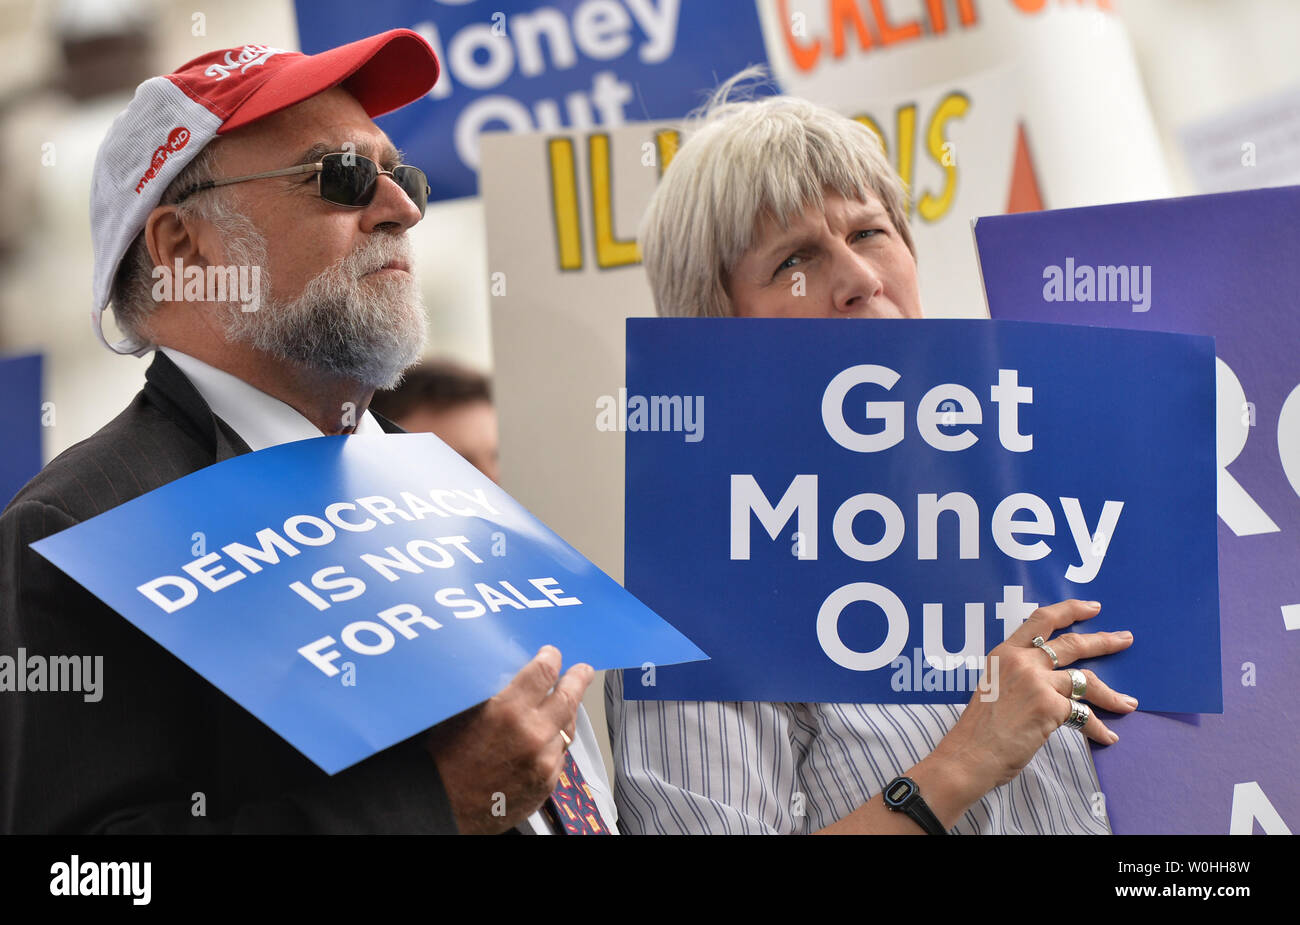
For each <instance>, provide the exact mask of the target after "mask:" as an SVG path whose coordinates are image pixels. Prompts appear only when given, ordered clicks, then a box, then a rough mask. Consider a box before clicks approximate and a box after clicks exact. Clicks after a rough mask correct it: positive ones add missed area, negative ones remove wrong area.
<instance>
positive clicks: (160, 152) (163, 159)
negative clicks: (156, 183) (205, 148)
mask: <svg viewBox="0 0 1300 925" xmlns="http://www.w3.org/2000/svg"><path fill="white" fill-rule="evenodd" d="M189 141H190V130H189V129H188V128H186V127H185V126H183V125H178V126H176V128H174V129H172V130H171V131H170V132H169V133H168V134H167V140H166V141H165V142H163V143H162V144H160V145H159V146H158V147H157V148H155V149H154V152H153V157H152V158H151V159H150V161H149V169H148V170H146V171H145V172H144V176H143V177H141V178H140V182H139V183H137V184H136V185H135V191H136V192H137V193H139V192H140V191H141V190H142V189H144V185H145V184H146V183H148V182H149V181H150V180H152V179H153V178H154V177H156V176H158V171H160V170H162V167H163V164H165V163H167V156H168V155H169V154H174V153H175V152H177V151H179V150H180V149H181V148H183V147H185V146H186V145H187V144H189Z"/></svg>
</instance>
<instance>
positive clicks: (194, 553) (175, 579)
mask: <svg viewBox="0 0 1300 925" xmlns="http://www.w3.org/2000/svg"><path fill="white" fill-rule="evenodd" d="M33 548H34V549H35V550H36V551H37V552H39V553H40V554H41V555H43V556H45V557H46V558H47V559H49V560H50V561H51V562H53V563H54V564H55V565H57V566H58V567H59V568H61V569H63V571H65V572H67V573H68V574H69V575H70V576H72V578H74V579H76V580H77V581H78V582H79V583H80V584H82V585H84V586H85V587H86V588H88V589H89V590H90V591H91V592H93V593H94V594H95V595H96V596H97V597H99V598H100V599H101V600H103V601H104V602H105V603H106V604H108V605H109V606H110V607H112V608H113V609H114V610H116V611H117V612H118V613H120V614H122V615H123V616H124V617H126V618H127V619H128V620H130V621H131V622H132V623H133V624H135V625H136V626H138V627H139V628H140V629H141V630H143V631H144V632H145V633H147V634H148V635H149V636H151V637H152V638H153V639H155V640H156V641H157V642H159V643H160V644H161V645H163V646H164V647H166V648H167V649H168V650H169V651H171V652H172V653H174V654H175V655H177V656H178V657H180V658H181V659H182V660H183V661H185V663H186V664H188V665H189V666H190V667H191V668H193V669H194V670H195V671H197V672H198V673H199V674H201V675H202V676H203V677H204V678H206V679H207V680H208V681H210V682H212V683H213V684H214V685H216V686H217V687H219V688H220V689H221V690H222V691H224V692H225V693H226V694H228V695H229V696H230V697H232V698H233V699H234V700H236V701H237V702H239V703H240V704H242V705H243V706H244V707H245V708H246V709H248V710H249V711H250V712H251V713H253V714H254V715H255V716H257V717H258V718H259V719H260V720H262V721H263V722H264V723H266V724H267V725H268V726H270V727H271V728H272V729H273V730H275V732H276V733H278V734H279V735H280V736H282V737H283V738H284V739H285V740H287V741H288V742H289V743H290V744H292V745H293V746H294V747H295V748H297V749H298V750H299V751H301V752H302V753H303V754H305V755H306V756H307V757H308V758H310V759H311V760H312V761H314V762H315V763H316V764H318V765H319V766H320V767H321V768H323V769H324V770H325V771H327V772H329V773H331V774H332V773H335V772H337V771H340V770H342V769H343V768H346V767H348V766H349V765H351V764H354V763H356V762H358V761H361V760H362V759H364V758H366V757H368V756H369V755H371V754H373V753H375V752H377V751H379V750H381V749H384V748H387V747H388V746H390V745H393V744H395V743H397V742H400V741H402V740H403V739H407V738H409V737H410V736H412V735H415V734H416V733H418V732H420V731H421V730H424V729H427V728H428V727H430V726H433V725H434V724H436V723H438V722H440V721H441V720H443V719H445V718H446V717H448V716H451V715H453V714H455V713H458V712H460V711H461V710H463V709H466V708H467V707H469V706H472V705H473V704H475V703H478V702H480V701H482V700H485V699H486V698H488V697H489V696H491V695H492V694H495V693H496V692H497V691H499V690H501V689H502V688H503V687H504V686H505V685H506V684H507V683H508V682H509V681H510V679H511V678H512V677H513V676H514V675H515V674H516V673H517V672H518V670H519V669H520V668H522V667H523V666H524V665H525V664H526V663H527V662H528V661H529V659H531V658H532V657H533V655H534V654H535V653H536V651H537V650H538V649H539V648H540V647H541V646H542V645H544V644H547V643H550V644H553V645H555V646H556V647H558V648H559V649H560V652H561V653H562V655H563V657H564V661H565V663H566V664H574V663H576V662H579V661H586V662H589V663H590V664H591V665H593V666H594V667H595V668H597V669H601V668H614V667H627V666H629V665H640V664H641V663H643V662H644V661H647V660H650V661H655V662H658V661H660V660H663V661H665V662H675V661H678V660H681V659H692V658H703V657H704V655H703V653H702V652H700V650H699V649H697V648H696V647H695V646H694V645H692V644H691V643H690V642H689V641H688V640H687V639H685V638H684V637H683V636H682V635H681V634H680V633H678V632H677V631H675V630H674V629H673V628H672V627H670V626H668V625H667V624H665V623H664V622H663V621H662V620H660V619H659V618H658V617H656V616H655V615H654V614H653V613H651V612H650V611H649V610H647V609H646V607H645V606H644V605H642V604H641V603H640V602H639V601H637V600H636V599H635V598H633V597H632V596H631V595H629V594H628V593H627V592H625V591H624V590H623V589H622V588H620V587H619V586H618V585H617V584H616V583H615V582H614V581H613V580H612V579H610V578H609V577H608V576H606V575H605V574H604V573H603V572H601V571H599V570H598V569H597V568H596V567H595V566H594V565H592V564H591V563H590V562H588V561H587V560H586V559H585V558H583V557H582V556H581V555H580V554H579V553H578V552H576V551H575V550H574V549H573V548H572V547H570V546H569V545H568V544H566V543H565V542H564V541H563V540H561V539H560V538H559V537H558V536H556V535H555V534H554V533H552V532H551V531H550V530H548V529H547V528H546V527H545V526H544V525H543V524H542V523H540V522H539V521H537V520H536V519H535V518H533V517H532V516H531V515H530V514H529V513H528V512H527V511H525V510H524V509H523V508H522V507H521V506H520V505H519V504H518V503H517V502H515V501H513V500H512V499H511V498H510V497H509V496H508V495H507V494H506V493H505V492H504V491H502V490H501V489H500V488H499V487H498V486H496V485H495V484H493V483H492V482H491V481H489V480H488V479H487V478H485V477H484V476H483V475H482V474H480V473H479V472H478V470H476V469H475V468H474V467H473V466H471V465H470V464H469V463H468V462H466V461H465V460H463V459H461V457H460V456H459V455H458V454H456V453H455V452H453V451H452V450H450V449H448V448H447V447H446V446H445V445H444V444H443V443H442V442H441V441H439V440H438V439H437V438H436V437H434V436H432V435H430V434H409V435H397V436H385V437H347V438H344V437H322V438H319V439H315V440H304V441H301V442H298V443H290V444H285V445H282V446H277V447H273V448H271V449H267V450H263V451H261V452H258V453H252V454H248V455H245V456H239V457H236V458H234V459H230V460H227V461H225V462H223V463H220V464H218V465H215V466H211V467H209V468H207V469H202V470H200V471H199V472H196V473H193V474H192V475H189V476H187V477H185V478H183V479H179V480H177V481H175V482H172V483H171V484H169V485H165V486H163V487H162V488H159V489H157V490H155V491H152V492H150V493H149V494H146V495H142V496H141V497H139V498H136V499H134V500H132V501H128V502H127V503H126V504H123V505H121V506H120V507H117V508H114V509H113V510H111V511H108V512H107V513H105V514H102V515H100V516H99V517H96V518H94V519H92V520H89V521H86V522H85V523H82V524H78V525H77V526H75V527H72V528H69V529H68V530H65V531H63V532H62V533H58V534H55V535H54V536H51V537H48V538H47V539H44V540H41V541H40V542H38V543H34V544H33Z"/></svg>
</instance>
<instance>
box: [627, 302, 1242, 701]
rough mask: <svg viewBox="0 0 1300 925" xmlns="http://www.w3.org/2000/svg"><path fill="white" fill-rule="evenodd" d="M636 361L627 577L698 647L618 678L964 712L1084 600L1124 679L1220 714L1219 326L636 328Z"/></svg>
mask: <svg viewBox="0 0 1300 925" xmlns="http://www.w3.org/2000/svg"><path fill="white" fill-rule="evenodd" d="M627 363H628V365H627V383H628V384H627V394H626V396H623V397H621V403H622V405H623V406H624V408H625V410H624V409H622V408H621V409H620V412H619V413H620V419H621V422H622V425H623V426H624V427H625V428H626V430H627V505H626V506H627V518H626V556H627V565H626V569H627V571H626V584H627V587H628V589H629V590H631V591H632V592H633V593H635V594H637V596H638V597H640V598H641V599H642V600H643V601H645V602H646V603H647V605H648V606H650V607H652V608H654V609H655V611H656V612H657V613H659V614H660V615H662V616H663V617H664V618H665V619H667V620H669V621H670V622H672V623H673V624H674V625H675V626H676V627H677V628H678V629H680V630H682V632H684V633H686V634H687V635H688V636H690V637H691V639H693V640H694V641H695V642H696V643H698V644H699V645H700V646H701V647H703V648H704V649H705V650H706V651H707V652H709V653H710V655H711V656H712V660H711V661H710V662H708V663H707V664H704V665H679V666H671V667H667V668H661V669H659V670H658V671H657V672H656V678H655V684H654V686H648V685H645V684H642V683H640V681H639V678H638V677H637V673H634V672H629V673H627V676H626V680H625V685H626V686H625V690H626V694H625V696H627V697H629V698H636V699H666V700H768V701H830V702H859V703H862V702H866V703H940V702H965V701H966V700H969V699H970V697H971V694H972V692H973V691H974V690H975V688H976V683H977V680H978V677H979V672H978V669H979V667H981V665H982V663H983V661H984V659H983V656H984V654H985V653H986V652H987V651H988V650H989V649H991V648H992V647H993V646H995V645H996V644H997V643H999V642H1001V641H1002V640H1003V639H1004V638H1006V636H1008V635H1010V633H1011V632H1013V631H1014V630H1015V628H1016V627H1017V626H1019V624H1020V623H1021V622H1022V621H1023V619H1024V618H1025V617H1027V616H1028V615H1029V613H1030V612H1032V610H1033V609H1034V607H1035V606H1036V605H1038V604H1048V603H1053V602H1055V601H1057V600H1062V599H1065V598H1071V597H1076V598H1082V599H1084V600H1089V599H1094V600H1100V601H1101V602H1102V604H1103V609H1102V612H1101V614H1100V616H1098V617H1097V618H1095V619H1094V620H1092V621H1089V626H1088V629H1089V630H1092V629H1111V630H1119V629H1129V630H1131V631H1132V632H1133V633H1134V635H1135V638H1136V642H1135V643H1134V645H1133V646H1132V647H1131V648H1130V649H1129V650H1127V651H1126V652H1123V653H1120V654H1118V655H1113V656H1109V657H1107V658H1106V659H1105V660H1104V661H1103V662H1101V663H1099V664H1098V665H1095V666H1093V667H1095V668H1096V670H1097V671H1098V672H1099V673H1100V674H1101V676H1102V677H1104V678H1106V679H1107V681H1108V683H1110V684H1111V685H1112V686H1113V687H1115V688H1116V689H1118V690H1122V691H1125V692H1130V693H1132V694H1133V695H1134V696H1136V697H1137V698H1138V699H1139V701H1141V702H1142V704H1143V706H1144V707H1146V708H1148V709H1157V710H1166V709H1178V710H1185V711H1214V710H1218V709H1219V707H1220V690H1219V683H1218V674H1217V665H1218V660H1219V649H1218V607H1217V602H1218V592H1217V585H1216V578H1215V572H1216V568H1215V538H1214V422H1213V418H1212V410H1213V407H1214V358H1213V343H1212V342H1211V341H1210V340H1209V339H1208V338H1198V337H1188V336H1182V335H1170V334H1150V333H1143V334H1138V333H1133V332H1116V331H1106V330H1101V329H1092V328H1084V327H1067V326H1058V325H1034V324H1014V323H995V322H989V321H883V320H878V321H871V322H870V323H867V322H860V323H845V322H843V321H838V320H826V321H784V320H747V319H716V320H713V319H708V320H677V319H639V320H638V319H630V320H629V321H628V323H627ZM706 404H707V407H708V414H707V415H705V414H704V407H705V405H706ZM705 422H707V427H706V426H705ZM990 680H991V681H993V682H995V681H996V678H990Z"/></svg>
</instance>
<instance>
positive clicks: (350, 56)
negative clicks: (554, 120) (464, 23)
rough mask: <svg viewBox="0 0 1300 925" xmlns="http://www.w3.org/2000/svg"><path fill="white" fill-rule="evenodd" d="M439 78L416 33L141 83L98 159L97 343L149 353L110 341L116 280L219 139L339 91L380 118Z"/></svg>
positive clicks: (219, 59) (214, 65)
mask: <svg viewBox="0 0 1300 925" xmlns="http://www.w3.org/2000/svg"><path fill="white" fill-rule="evenodd" d="M437 79H438V59H437V58H436V57H435V56H434V53H433V49H432V48H431V47H430V46H429V43H428V42H427V41H425V40H424V38H422V37H421V36H420V35H419V34H418V33H415V32H412V31H411V30H410V29H393V30H391V31H389V32H383V33H380V34H379V35H374V36H371V37H370V38H366V39H361V40H360V41H356V42H351V43H349V44H347V45H341V46H339V47H338V48H331V49H330V50H328V51H323V52H321V53H320V54H316V55H304V54H301V53H299V52H296V51H285V50H284V49H282V48H272V47H270V46H267V45H244V46H242V47H240V48H223V49H221V50H219V51H213V52H209V53H208V54H206V55H201V56H200V57H198V58H195V59H194V60H193V61H190V62H188V63H186V64H184V65H182V66H181V67H180V68H178V69H177V70H176V71H175V72H174V73H171V74H168V75H166V76H165V77H152V78H150V79H149V80H146V81H145V82H144V83H142V84H140V86H139V87H137V88H136V91H135V97H134V98H133V99H132V100H131V104H130V105H129V106H127V107H126V109H125V110H123V111H122V112H121V113H120V114H119V115H118V117H117V118H116V119H115V120H114V121H113V125H112V127H111V128H110V129H109V130H108V135H107V137H105V139H104V143H103V144H101V145H100V146H99V153H98V155H96V157H95V171H94V176H93V179H92V181H91V187H90V234H91V240H92V241H93V243H94V247H95V281H94V299H95V301H94V306H93V307H92V308H91V312H90V316H91V327H92V328H93V330H94V332H95V336H97V337H98V338H99V339H100V341H101V342H102V343H103V344H104V345H105V346H107V347H108V348H109V349H111V350H113V351H114V352H115V353H132V354H135V355H136V356H142V355H143V354H145V353H146V352H148V350H149V349H150V348H149V347H147V346H141V345H140V344H137V343H135V342H134V341H131V340H130V339H126V340H122V341H119V342H118V343H117V344H109V343H108V341H107V340H105V338H104V330H103V326H102V316H103V313H104V309H105V308H107V307H108V301H109V296H110V295H111V293H112V288H113V278H114V276H116V275H117V268H118V265H119V264H120V263H121V262H122V258H123V256H125V254H126V251H127V248H129V247H130V246H131V242H132V241H134V240H135V237H136V235H138V234H139V233H140V232H141V231H142V230H143V229H144V226H145V220H146V219H147V218H148V217H149V213H150V212H152V211H153V210H154V208H156V207H157V205H158V203H159V201H160V200H161V199H162V194H163V191H164V190H166V189H167V187H168V185H169V184H170V183H171V182H172V181H173V180H174V179H176V176H177V175H178V174H179V173H180V172H181V171H182V170H184V169H185V166H186V165H187V164H189V162H190V161H192V160H193V159H194V158H195V156H196V155H198V153H199V152H200V151H202V150H203V147H204V145H206V144H207V143H208V142H210V141H212V139H213V138H215V137H216V136H218V135H224V134H225V133H226V132H230V131H234V130H235V129H237V128H240V127H242V126H245V125H248V124H250V123H252V122H256V121H257V120H258V119H261V118H263V117H264V116H269V115H271V114H272V113H276V112H279V111H280V110H282V109H287V108H288V107H290V106H293V105H296V104H297V103H301V102H302V101H303V100H306V99H309V98H311V97H313V96H315V95H316V94H318V93H322V92H324V91H325V90H328V89H330V88H331V87H336V86H342V87H343V88H344V89H345V90H347V91H348V92H349V93H351V94H352V95H353V96H354V97H356V99H357V101H358V102H359V103H360V104H361V105H362V107H363V108H364V109H365V111H366V114H367V115H369V116H370V117H371V118H374V117H375V116H380V115H383V114H384V113H386V112H391V111H392V110H394V109H398V108H399V107H402V106H405V105H406V104H407V103H411V102H414V101H415V100H417V99H419V98H420V97H422V96H423V95H424V94H426V93H428V92H429V90H430V89H431V88H432V87H433V85H434V82H435V81H436V80H437Z"/></svg>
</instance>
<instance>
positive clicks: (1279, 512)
mask: <svg viewBox="0 0 1300 925" xmlns="http://www.w3.org/2000/svg"><path fill="white" fill-rule="evenodd" d="M1297 216H1300V187H1286V188H1281V189H1260V190H1249V191H1245V192H1237V193H1222V194H1217V195H1212V196H1190V197H1187V198H1182V199H1165V200H1157V201H1153V202H1131V203H1122V204H1118V205H1109V206H1098V207H1095V208H1087V209H1068V210H1061V211H1057V212H1042V213H1038V214H1034V215H1024V216H1019V215H1017V216H994V217H991V218H981V219H980V220H979V222H978V224H977V225H976V226H975V238H976V243H977V245H978V248H979V256H980V265H981V267H982V270H983V276H984V284H985V290H986V295H987V298H988V304H989V310H990V312H991V313H992V315H993V317H994V318H1008V319H1021V320H1038V321H1068V322H1075V323H1087V324H1095V325H1106V326H1108V327H1113V328H1126V329H1136V330H1147V331H1151V330H1162V331H1182V332H1186V333H1188V334H1202V335H1212V336H1213V337H1214V338H1215V347H1216V352H1217V358H1216V361H1215V366H1216V369H1217V375H1218V406H1217V424H1218V438H1217V440H1218V442H1217V470H1216V481H1217V485H1218V512H1219V524H1218V540H1219V561H1220V564H1221V566H1220V567H1221V575H1222V589H1221V598H1220V599H1221V606H1222V608H1223V659H1222V663H1221V666H1220V665H1216V666H1214V669H1213V670H1214V671H1216V672H1218V671H1219V669H1220V667H1221V670H1222V676H1223V679H1224V705H1223V714H1222V715H1221V716H1200V717H1186V716H1155V715H1150V714H1146V713H1142V714H1133V715H1130V716H1124V717H1117V718H1116V719H1115V723H1114V725H1113V728H1114V729H1115V731H1116V732H1117V733H1119V735H1120V736H1121V738H1122V739H1123V740H1124V742H1126V743H1128V744H1127V746H1125V747H1122V748H1117V749H1104V750H1102V751H1100V752H1098V754H1097V756H1096V762H1097V773H1098V775H1099V776H1100V779H1101V783H1102V785H1103V786H1104V787H1105V788H1106V792H1107V799H1108V801H1109V810H1110V818H1111V824H1112V827H1113V828H1114V830H1115V831H1116V832H1119V833H1124V834H1128V833H1139V832H1140V833H1179V832H1185V833H1201V834H1250V833H1251V832H1252V831H1263V832H1267V833H1270V834H1281V833H1284V832H1292V831H1298V830H1300V786H1297V784H1296V773H1295V772H1296V768H1297V767H1300V738H1298V737H1296V736H1294V735H1290V734H1282V733H1279V725H1278V724H1279V717H1285V716H1289V715H1291V714H1293V713H1294V711H1295V706H1296V702H1297V694H1296V683H1295V679H1296V677H1297V676H1300V352H1298V351H1297V349H1296V345H1297V343H1300V313H1297V311H1296V293H1297V292H1300V265H1297V263H1296V259H1295V255H1296V253H1297V252H1298V251H1300V219H1298V218H1297ZM1207 229H1208V230H1209V233H1208V234H1207ZM1180 546H1181V543H1180Z"/></svg>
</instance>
